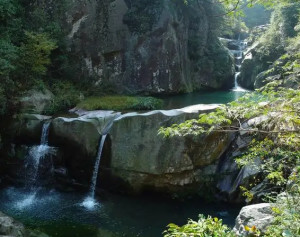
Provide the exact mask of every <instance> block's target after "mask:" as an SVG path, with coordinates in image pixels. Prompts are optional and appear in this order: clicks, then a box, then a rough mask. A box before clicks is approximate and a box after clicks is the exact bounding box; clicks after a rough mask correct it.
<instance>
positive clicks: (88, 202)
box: [81, 134, 107, 210]
mask: <svg viewBox="0 0 300 237" xmlns="http://www.w3.org/2000/svg"><path fill="white" fill-rule="evenodd" d="M106 136H107V134H105V135H102V137H101V140H100V144H99V148H98V152H97V156H96V162H95V165H94V171H93V176H92V182H91V186H90V193H89V195H88V196H87V197H86V198H85V199H84V201H83V202H82V203H81V206H83V207H85V208H87V209H90V210H91V209H94V207H95V206H96V205H97V202H96V201H95V190H96V184H97V178H98V171H99V165H100V161H101V155H102V150H103V146H104V143H105V139H106Z"/></svg>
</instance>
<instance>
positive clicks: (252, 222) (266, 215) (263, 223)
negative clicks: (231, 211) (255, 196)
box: [234, 203, 274, 236]
mask: <svg viewBox="0 0 300 237" xmlns="http://www.w3.org/2000/svg"><path fill="white" fill-rule="evenodd" d="M273 218H274V217H273V213H272V210H271V204H270V203H261V204H255V205H250V206H245V207H243V208H242V210H241V211H240V213H239V215H238V217H237V218H236V221H235V226H234V231H235V232H236V234H237V235H238V236H244V235H245V234H246V231H245V226H248V227H250V228H251V227H252V226H255V227H256V228H257V229H258V230H260V231H261V232H262V233H263V232H264V231H266V228H267V227H268V225H270V224H271V222H272V221H273Z"/></svg>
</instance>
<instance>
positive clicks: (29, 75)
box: [19, 32, 57, 80]
mask: <svg viewBox="0 0 300 237" xmlns="http://www.w3.org/2000/svg"><path fill="white" fill-rule="evenodd" d="M56 47H57V46H56V43H55V42H54V41H53V40H51V39H49V36H48V35H47V34H45V33H33V32H25V42H24V43H23V44H22V45H21V47H20V52H21V56H20V57H21V59H20V62H19V63H20V68H22V69H21V73H22V75H23V76H24V77H25V79H28V80H29V79H37V78H40V77H42V76H44V75H45V74H46V72H47V66H48V65H49V64H50V63H51V61H50V54H51V52H52V51H53V50H54V49H55V48H56Z"/></svg>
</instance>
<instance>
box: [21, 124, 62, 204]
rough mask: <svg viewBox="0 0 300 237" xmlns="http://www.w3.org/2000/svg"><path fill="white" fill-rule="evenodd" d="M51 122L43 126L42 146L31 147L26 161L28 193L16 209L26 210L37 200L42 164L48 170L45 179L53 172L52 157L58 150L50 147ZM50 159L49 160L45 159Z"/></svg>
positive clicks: (26, 187) (26, 186)
mask: <svg viewBox="0 0 300 237" xmlns="http://www.w3.org/2000/svg"><path fill="white" fill-rule="evenodd" d="M49 127H50V122H49V121H47V122H45V123H44V124H43V128H42V133H41V139H40V145H35V146H32V147H30V149H29V151H28V155H27V156H26V160H25V189H26V191H27V192H28V193H26V194H25V195H24V197H23V198H22V199H21V200H19V201H17V203H16V207H17V208H18V209H24V208H26V207H28V206H31V205H32V204H33V203H34V202H35V201H36V200H35V199H36V195H37V192H38V190H39V188H40V187H41V185H39V176H40V175H39V171H40V168H41V162H42V161H44V160H46V161H47V162H45V161H44V162H43V165H45V170H47V172H46V174H45V175H44V176H45V177H47V178H48V176H49V172H52V168H53V164H52V155H55V153H56V148H55V147H50V146H48V135H49ZM46 157H49V159H45V158H46Z"/></svg>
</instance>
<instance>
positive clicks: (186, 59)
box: [65, 0, 234, 94]
mask: <svg viewBox="0 0 300 237" xmlns="http://www.w3.org/2000/svg"><path fill="white" fill-rule="evenodd" d="M214 11H216V10H215V8H214V5H213V4H211V3H206V2H205V1H201V3H200V4H198V3H196V2H190V3H189V4H184V2H183V1H181V0H180V1H177V0H176V1H169V0H154V1H148V0H133V1H127V0H114V1H111V0H103V1H96V0H91V1H73V2H72V4H71V5H70V7H69V9H68V11H67V12H66V14H67V22H66V24H65V28H66V30H67V31H68V32H69V34H68V37H67V41H68V44H69V49H70V52H71V53H72V55H76V57H77V58H76V62H77V61H78V59H79V61H80V63H78V64H77V65H78V66H79V67H80V68H79V70H78V71H79V72H81V73H78V76H80V77H82V76H84V77H93V78H95V84H96V85H101V86H108V87H109V88H114V89H115V90H116V91H117V92H119V93H120V92H126V93H144V94H147V93H151V94H157V93H178V92H190V91H193V90H196V89H199V88H203V87H209V88H213V89H219V88H222V87H230V86H232V85H233V79H234V76H233V75H234V65H233V59H232V57H231V56H230V54H229V51H228V50H227V49H225V48H224V47H223V45H222V44H221V43H220V41H219V39H218V38H217V37H216V35H215V33H214V31H215V27H216V26H215V24H214V23H212V22H213V20H212V19H210V17H211V16H213V15H216V14H217V13H214ZM82 74H83V75H82ZM105 88H107V87H105Z"/></svg>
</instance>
